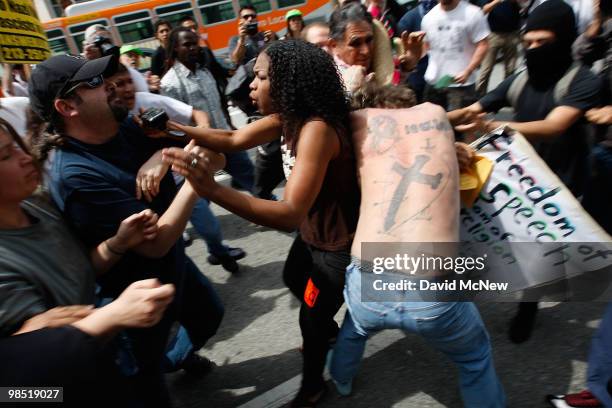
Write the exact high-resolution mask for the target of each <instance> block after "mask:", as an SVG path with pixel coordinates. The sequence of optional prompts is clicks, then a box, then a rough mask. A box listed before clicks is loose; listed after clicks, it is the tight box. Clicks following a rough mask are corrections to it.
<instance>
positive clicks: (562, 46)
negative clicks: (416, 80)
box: [448, 0, 601, 343]
mask: <svg viewBox="0 0 612 408" xmlns="http://www.w3.org/2000/svg"><path fill="white" fill-rule="evenodd" d="M575 39H576V22H575V18H574V13H573V11H572V8H571V7H570V6H568V5H567V4H566V3H564V2H563V1H562V0H548V1H546V2H545V3H543V4H542V5H540V6H538V7H537V8H536V9H535V10H534V11H533V12H532V13H531V14H530V15H529V17H528V19H527V23H526V26H525V33H524V34H523V38H522V40H523V45H524V47H525V50H526V51H525V61H526V65H527V70H526V74H524V73H523V74H521V73H517V74H514V75H512V76H510V77H508V78H507V79H506V80H504V81H503V82H502V83H501V84H499V85H498V87H497V88H496V89H494V90H493V91H491V92H489V93H488V94H486V95H485V96H484V97H483V98H482V99H481V100H480V101H478V102H476V103H474V104H473V105H470V106H468V107H466V108H463V109H458V110H455V111H452V112H449V113H448V117H449V120H450V121H451V123H453V124H454V125H459V126H456V129H457V130H458V131H469V132H473V131H480V132H488V131H491V130H493V129H495V128H497V127H499V126H500V125H502V124H504V123H505V122H500V121H496V120H489V121H486V120H485V119H484V114H485V113H486V112H497V111H498V110H500V109H501V108H503V107H505V106H512V107H513V108H514V112H515V113H514V121H512V122H509V123H507V124H508V125H509V126H510V127H512V128H513V129H516V130H517V131H518V132H520V133H522V134H523V135H524V136H525V137H526V138H527V139H528V140H529V141H530V142H531V143H532V144H533V145H534V147H535V149H536V151H537V152H538V154H539V155H540V156H541V157H542V158H543V159H544V161H545V162H546V164H548V166H549V167H550V168H551V170H553V171H554V172H555V174H556V175H557V176H559V178H560V179H561V180H562V181H563V182H564V183H565V185H566V186H567V187H568V188H569V189H570V190H571V191H572V193H573V194H574V195H575V196H577V197H578V196H580V195H581V194H582V190H583V187H584V186H583V181H584V180H585V176H586V173H587V170H588V169H587V161H586V158H587V154H588V143H587V135H586V134H584V133H583V132H581V129H580V124H581V122H582V120H583V116H584V113H585V112H586V111H587V110H589V109H591V108H593V107H595V106H598V105H599V102H600V95H599V93H600V88H601V82H600V80H599V79H598V78H597V77H596V76H595V75H594V74H593V73H591V71H590V70H589V69H588V68H587V67H580V66H576V65H573V60H572V43H573V42H574V40H575ZM521 75H527V77H526V78H525V77H523V79H524V80H525V79H526V82H525V83H524V86H522V89H519V88H518V87H517V85H514V87H513V83H514V81H515V80H520V76H521ZM517 78H518V79H517ZM564 82H565V83H566V84H567V85H568V86H567V87H566V89H564V90H561V89H560V88H559V86H558V85H557V84H562V83H564ZM513 95H515V96H513ZM512 101H514V102H512ZM536 312H537V303H521V304H520V307H519V312H518V314H517V315H516V316H515V317H514V319H513V320H512V323H511V326H510V333H509V334H510V339H511V340H512V341H513V342H515V343H522V342H524V341H526V340H528V339H529V337H530V335H531V331H532V329H533V324H534V322H535V315H536Z"/></svg>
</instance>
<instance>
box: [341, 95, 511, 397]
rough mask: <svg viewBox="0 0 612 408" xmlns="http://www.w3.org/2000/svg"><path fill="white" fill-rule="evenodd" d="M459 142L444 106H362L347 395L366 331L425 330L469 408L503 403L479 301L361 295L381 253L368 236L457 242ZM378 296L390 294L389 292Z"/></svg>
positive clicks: (345, 342) (344, 369)
mask: <svg viewBox="0 0 612 408" xmlns="http://www.w3.org/2000/svg"><path fill="white" fill-rule="evenodd" d="M453 140H454V138H453V133H452V129H451V127H450V125H449V123H448V121H447V119H446V114H445V112H444V111H443V110H442V109H441V108H440V107H438V106H435V105H431V104H424V105H418V106H416V107H414V108H411V109H402V110H380V109H367V110H361V111H358V112H357V113H355V114H354V122H353V141H354V144H355V149H356V158H357V168H358V171H359V175H358V176H359V178H360V185H361V192H362V199H361V207H360V215H359V223H358V225H357V232H356V234H355V239H354V241H353V246H352V248H351V255H352V256H353V259H354V260H353V262H352V264H351V265H350V266H349V267H348V268H347V274H346V287H345V292H344V297H345V301H346V303H347V305H348V309H349V312H347V314H346V317H345V319H344V323H343V326H342V329H341V331H340V334H339V336H338V341H337V343H336V346H335V347H334V353H333V358H332V365H331V370H330V372H331V375H332V378H333V380H334V383H335V384H336V387H337V389H338V391H339V392H340V394H342V395H348V394H350V393H351V388H352V387H351V384H352V379H353V377H354V376H355V374H356V372H357V369H358V366H359V362H360V360H361V357H362V355H363V351H364V348H365V343H366V340H367V338H368V336H369V335H370V334H372V333H374V332H376V331H379V330H382V329H393V328H397V329H402V330H404V331H411V332H417V333H420V334H421V335H422V336H423V337H424V338H425V339H426V340H427V341H429V342H430V343H431V345H432V346H433V347H434V348H436V349H438V350H440V351H442V352H443V353H445V354H446V355H447V356H448V357H449V358H450V359H451V360H453V361H454V362H455V363H456V364H457V365H458V367H459V370H460V383H461V395H462V398H463V402H464V405H465V406H466V407H479V408H482V407H505V396H504V392H503V389H502V387H501V384H500V383H499V380H498V378H497V375H496V373H495V368H494V366H493V359H492V355H491V345H490V343H489V336H488V334H487V331H486V329H485V327H484V324H483V322H482V320H481V318H480V315H479V313H478V310H477V309H476V306H475V305H474V304H473V303H470V302H451V303H442V302H425V301H420V302H401V303H400V302H397V303H392V302H388V301H386V302H383V301H377V302H367V303H366V302H362V298H361V297H362V294H367V293H366V291H373V289H372V287H367V286H366V285H367V284H366V280H365V279H364V280H363V282H364V283H363V285H364V287H363V291H362V287H361V286H362V276H364V277H365V275H366V272H367V271H366V270H365V269H364V270H362V266H361V265H362V261H364V262H363V264H364V265H366V264H369V262H371V261H372V259H370V258H372V255H375V256H379V254H376V253H374V254H370V252H372V251H367V252H368V254H365V253H364V254H362V243H370V244H365V245H364V248H365V247H367V246H368V245H376V244H371V243H392V242H395V243H401V242H457V241H458V239H459V222H458V220H459V177H458V165H457V158H456V153H455V146H454V144H453ZM378 245H379V246H380V245H381V244H378ZM383 245H384V244H383ZM374 252H375V251H374ZM362 255H363V256H364V258H362ZM385 255H387V254H385ZM364 268H365V267H364ZM378 276H379V277H383V276H384V275H378ZM378 296H379V299H381V300H382V299H383V296H384V295H382V294H379V295H378Z"/></svg>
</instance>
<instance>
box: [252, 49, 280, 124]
mask: <svg viewBox="0 0 612 408" xmlns="http://www.w3.org/2000/svg"><path fill="white" fill-rule="evenodd" d="M253 72H254V73H255V79H253V82H251V85H250V86H249V87H250V88H251V93H250V94H249V96H250V97H251V100H252V101H253V104H254V105H256V106H257V110H259V112H260V113H261V114H262V115H269V114H271V113H275V112H274V111H273V108H272V98H271V97H270V77H269V75H268V74H269V72H270V57H268V55H267V54H266V53H265V52H262V53H260V54H259V56H258V57H257V61H255V66H254V67H253Z"/></svg>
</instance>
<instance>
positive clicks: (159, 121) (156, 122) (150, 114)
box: [140, 108, 168, 130]
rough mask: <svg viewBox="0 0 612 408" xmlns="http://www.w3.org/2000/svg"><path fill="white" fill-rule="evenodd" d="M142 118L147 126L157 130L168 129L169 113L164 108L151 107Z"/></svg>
mask: <svg viewBox="0 0 612 408" xmlns="http://www.w3.org/2000/svg"><path fill="white" fill-rule="evenodd" d="M140 119H141V120H142V123H143V124H144V126H145V127H148V128H151V129H157V130H166V124H167V123H168V114H167V113H166V112H164V111H163V110H162V109H158V108H149V109H147V110H146V111H144V112H143V113H142V115H140Z"/></svg>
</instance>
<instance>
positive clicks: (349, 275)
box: [0, 0, 612, 408]
mask: <svg viewBox="0 0 612 408" xmlns="http://www.w3.org/2000/svg"><path fill="white" fill-rule="evenodd" d="M396 6H397V5H396V4H394V2H393V1H391V0H389V1H384V0H382V1H381V0H366V1H365V4H362V3H361V2H357V1H353V0H346V1H344V2H342V3H340V4H335V8H334V11H333V12H332V14H331V16H329V20H328V21H325V22H324V21H317V22H311V23H310V24H306V22H305V21H304V16H303V15H302V12H301V11H300V10H298V9H294V10H290V11H288V12H287V14H286V18H285V20H286V30H285V31H286V32H285V33H284V34H283V35H282V36H281V35H279V34H277V33H275V32H273V31H260V30H259V27H258V24H257V10H256V8H255V7H254V6H252V5H249V4H247V5H244V6H242V8H241V9H240V11H239V19H238V20H239V22H238V27H237V35H235V36H233V37H232V38H231V39H229V44H228V59H227V60H225V61H224V60H220V59H219V57H218V56H216V55H215V54H214V53H213V52H212V51H211V49H210V48H209V47H208V46H207V43H206V40H205V39H203V38H200V36H199V34H198V33H199V31H198V27H197V22H196V21H195V20H194V19H193V18H192V17H190V16H185V17H183V18H181V19H180V20H179V21H178V25H177V26H176V27H173V26H172V24H171V23H170V22H168V21H165V20H158V21H156V22H155V34H156V38H157V39H158V40H159V44H160V45H159V48H158V49H157V50H156V51H155V54H154V56H153V58H152V61H151V69H150V71H148V72H147V73H146V74H142V73H141V72H140V71H139V68H140V58H141V56H142V52H141V50H139V49H138V48H137V47H135V46H133V45H123V46H122V47H118V46H116V45H115V44H113V40H112V36H111V34H110V32H109V30H108V28H107V27H104V26H102V25H98V24H96V25H92V26H90V27H89V28H88V29H87V31H86V32H85V35H84V43H83V55H82V56H72V55H59V56H53V57H51V58H49V59H48V60H46V61H44V62H42V63H40V64H39V65H37V66H35V67H33V68H32V69H30V67H23V66H11V67H9V66H7V67H6V69H5V70H4V76H3V81H2V85H3V92H4V95H5V97H4V98H2V99H0V178H2V179H3V182H2V183H1V184H0V333H1V336H0V360H1V361H2V364H0V384H1V385H3V386H11V385H14V386H17V385H28V386H47V385H62V386H64V398H65V401H66V402H67V403H69V404H74V405H78V406H83V404H84V402H83V401H87V402H86V403H85V404H86V405H92V404H100V405H106V404H113V405H114V406H115V405H119V406H123V405H125V406H129V407H149V406H171V405H172V398H171V395H170V393H169V391H168V388H167V386H166V383H165V380H164V374H165V373H167V372H172V371H177V370H184V371H185V372H186V373H187V374H190V375H197V376H203V375H206V374H207V373H209V372H210V371H211V370H212V369H213V368H214V363H213V362H211V361H210V360H209V359H207V358H206V357H204V356H203V355H202V353H201V352H200V349H202V347H204V346H205V345H206V343H207V342H208V341H209V340H210V339H211V338H214V335H215V333H216V332H217V330H218V328H219V326H220V325H221V324H222V321H223V314H224V306H223V302H222V299H221V298H220V297H219V295H218V294H217V293H216V291H215V289H214V286H213V285H212V284H211V282H210V281H209V280H208V279H207V278H206V276H205V274H204V273H203V272H206V271H205V270H204V271H202V270H200V268H198V266H196V265H195V263H194V262H193V261H192V260H191V259H190V258H189V256H187V255H186V253H185V245H186V244H187V243H188V242H187V241H188V240H189V237H188V236H187V237H185V227H186V224H187V222H189V221H190V222H191V224H192V225H193V226H194V228H195V230H196V231H197V233H198V234H199V235H200V236H201V237H202V238H203V239H204V240H205V242H206V246H207V250H208V258H207V261H208V263H209V264H211V265H221V266H222V267H223V268H224V269H225V270H226V271H228V272H230V273H235V272H237V271H238V270H239V267H240V266H239V264H238V262H237V261H238V260H240V259H242V258H244V257H245V256H247V254H246V253H245V251H244V250H242V249H241V248H232V247H229V246H228V245H226V244H224V243H223V234H222V231H221V228H220V224H219V221H218V220H217V218H216V217H215V215H214V214H213V212H212V211H211V209H210V202H214V203H216V204H217V205H219V206H221V207H224V208H225V209H227V210H229V211H230V212H232V213H234V214H236V215H237V216H240V217H243V218H244V219H246V220H249V221H251V222H253V223H255V224H259V225H263V226H267V227H271V228H275V229H278V230H282V231H287V232H292V233H294V234H295V239H294V241H293V244H292V245H291V247H290V248H289V250H288V255H287V259H286V262H285V265H284V268H283V274H282V279H283V280H284V282H285V284H286V286H287V287H288V288H289V290H290V292H291V293H292V294H293V295H294V296H295V297H296V298H297V299H298V300H299V301H300V302H301V306H300V313H299V326H300V329H301V333H302V348H301V349H302V359H303V369H302V374H303V376H302V383H301V388H300V390H299V392H298V393H297V395H296V396H295V398H294V399H293V401H292V402H291V406H292V407H314V406H316V405H317V404H318V403H319V402H320V401H321V400H322V399H323V398H324V396H325V394H326V393H327V392H328V389H327V385H326V382H325V380H324V377H323V371H324V367H325V366H326V364H328V365H329V367H330V373H331V376H332V379H333V383H334V384H335V386H336V389H337V391H338V392H339V393H340V394H341V395H343V396H346V395H350V394H351V392H352V381H353V378H354V377H355V375H357V370H358V367H359V362H360V359H361V357H362V355H363V351H364V347H365V343H366V341H367V338H368V336H369V335H370V334H372V333H374V332H377V331H380V330H383V329H391V328H399V329H402V330H404V331H407V332H415V333H418V334H419V335H421V336H422V337H423V338H424V339H425V340H426V342H427V343H428V344H430V345H431V346H432V347H433V348H435V349H437V350H439V351H441V352H442V353H444V354H445V355H447V356H448V358H449V359H450V360H452V361H453V362H454V363H455V364H456V365H457V367H458V368H459V372H460V384H459V386H460V390H461V396H462V400H463V403H464V405H465V406H466V407H474V408H484V407H491V408H493V407H505V406H507V397H506V395H505V393H504V389H503V385H502V383H501V382H500V380H499V378H498V376H497V374H496V370H495V365H494V361H493V358H492V349H491V343H490V339H489V335H488V333H487V329H486V327H485V325H484V323H483V321H482V319H481V317H480V314H479V311H478V308H477V306H476V305H475V304H474V303H471V302H431V301H414V302H413V301H411V302H407V301H405V300H402V299H395V301H388V302H364V301H362V299H361V294H362V290H361V287H362V280H361V271H362V270H364V269H365V268H367V267H368V260H367V259H365V258H363V257H362V253H361V244H362V243H363V242H390V241H400V242H419V241H422V242H458V241H459V223H458V219H459V210H460V203H459V173H460V172H461V171H462V170H464V169H466V168H468V167H469V166H470V165H471V162H472V159H473V156H474V151H473V150H472V149H471V148H470V147H469V146H468V145H467V144H465V143H464V142H469V141H471V140H473V139H474V138H475V137H477V136H478V135H482V134H485V133H488V132H491V131H493V130H494V129H497V128H499V127H500V126H503V125H507V126H509V127H511V128H513V129H515V130H516V131H518V132H520V133H521V134H522V135H523V136H525V138H526V139H527V140H528V141H529V142H531V144H532V145H533V147H534V148H535V150H536V152H537V154H538V155H539V156H540V157H541V158H542V159H543V160H544V162H545V163H546V164H547V165H548V166H549V167H550V169H551V170H552V171H553V172H554V173H555V174H556V175H557V176H558V177H559V178H560V179H561V180H562V181H563V183H564V184H565V185H566V186H567V187H568V189H569V190H570V191H571V192H572V194H573V195H574V196H575V197H576V198H577V199H579V200H580V201H581V203H582V205H583V207H584V208H585V210H586V211H587V212H588V213H589V214H590V215H591V216H592V217H593V218H594V219H595V220H596V221H597V222H598V223H599V224H600V225H601V227H602V228H603V229H604V230H605V231H607V232H608V233H612V218H611V215H610V211H609V203H610V202H611V200H610V199H611V198H612V183H611V182H610V180H611V179H612V136H611V134H610V133H609V125H611V124H612V100H611V99H610V98H611V96H612V77H610V75H612V66H611V64H612V48H611V45H610V42H611V41H612V1H609V0H567V2H566V1H563V0H545V1H544V0H529V1H523V0H473V1H467V0H439V1H435V0H419V1H418V4H417V5H416V7H415V8H413V9H411V10H410V11H408V12H406V13H402V12H401V11H400V10H401V9H398V7H396ZM500 59H501V62H503V67H504V78H505V79H504V80H503V81H502V82H501V83H499V84H495V85H494V86H493V84H491V81H490V78H491V73H492V71H493V67H494V66H495V65H496V64H497V63H498V62H500ZM519 67H521V69H519ZM232 105H233V106H234V107H239V108H240V109H242V110H243V111H244V112H245V113H246V114H247V115H248V116H249V123H248V124H247V125H245V126H243V127H241V128H239V129H236V128H235V127H234V125H233V124H232V121H231V116H230V113H229V110H228V108H229V107H230V106H232ZM415 105H416V106H415ZM507 107H509V108H512V118H511V119H510V120H508V119H507V118H504V120H499V119H497V117H496V116H494V115H495V114H496V113H498V112H499V111H500V110H501V109H502V108H507ZM370 108H378V109H370ZM425 121H436V123H438V126H432V127H427V128H423V127H419V126H417V125H418V124H422V123H423V122H425ZM409 129H417V131H411V133H410V137H408V132H409ZM415 135H419V136H422V137H414V136H415ZM424 138H427V140H428V145H429V141H432V142H434V144H435V147H433V148H432V149H435V151H433V153H432V152H430V151H429V150H427V151H421V150H420V149H421V147H419V146H420V142H419V141H422V140H423V139H424ZM252 148H257V156H256V158H255V163H253V162H252V161H251V159H250V157H249V155H248V154H247V150H249V149H252ZM417 152H418V155H417ZM415 157H416V158H415ZM411 160H419V161H420V162H421V165H422V166H425V165H426V166H427V167H426V169H427V171H428V173H432V174H433V173H437V174H439V177H440V179H443V180H444V182H443V183H440V179H439V180H438V181H437V182H436V183H433V182H432V184H431V185H427V183H423V184H422V185H421V184H419V185H417V186H416V187H414V189H415V190H414V191H413V194H411V195H410V198H409V199H404V197H399V198H397V199H396V198H393V199H389V200H388V201H386V203H387V204H385V205H387V206H389V208H388V211H389V213H390V214H392V215H391V216H388V217H387V218H385V219H383V217H381V216H380V215H379V214H380V211H379V210H378V209H377V206H378V205H379V198H380V197H384V196H385V195H388V193H389V192H390V191H391V192H393V191H401V190H402V189H401V186H400V184H402V183H403V180H404V178H403V176H401V175H400V174H399V173H401V171H405V170H406V169H405V168H404V167H405V166H406V165H411ZM402 163H404V164H402ZM394 166H395V167H394ZM402 166H404V167H402ZM415 166H416V164H415ZM397 169H399V170H397ZM221 170H224V171H225V172H227V173H228V174H229V175H230V176H231V184H230V186H227V185H224V184H222V183H219V182H217V181H216V179H215V174H217V173H218V172H219V171H221ZM394 170H395V172H394ZM400 170H401V171H400ZM406 171H407V170H406ZM396 173H397V174H396ZM389 174H392V175H393V176H392V177H388V175H389ZM383 179H384V180H386V181H385V182H384V183H383V182H381V180H383ZM283 181H286V184H285V186H284V191H283V196H282V197H277V196H276V195H275V194H274V193H273V191H274V189H275V188H276V187H277V186H278V185H279V183H281V182H283ZM440 185H442V186H443V187H440V189H439V190H438V187H439V186H440ZM404 193H405V191H404ZM434 196H435V200H434V198H432V197H434ZM428 200H429V201H428ZM425 201H427V202H430V201H431V203H432V204H431V205H430V206H429V207H428V208H429V212H430V217H429V218H428V220H427V221H424V220H421V219H408V218H407V219H404V220H399V218H400V217H401V214H405V213H406V212H407V211H409V209H410V208H413V207H411V206H416V205H419V203H420V202H425ZM391 207H393V208H391ZM385 211H386V210H385ZM391 231H392V233H391ZM345 302H346V304H347V308H348V311H347V313H346V316H345V317H344V321H343V324H342V326H341V327H338V325H337V323H336V322H335V320H334V317H335V315H336V314H337V312H338V311H339V309H340V308H341V306H342V305H343V304H344V303H345ZM398 305H400V306H401V307H399V306H398ZM537 311H538V304H537V303H534V302H522V303H520V304H519V306H518V311H517V314H516V316H515V317H514V318H513V319H512V321H511V322H510V325H509V339H510V340H511V341H512V342H515V343H522V342H525V341H527V340H528V339H529V338H530V336H531V333H532V330H533V328H534V322H535V318H536V314H537ZM611 346H612V308H610V307H609V308H608V310H607V312H606V314H605V316H604V317H603V320H602V322H601V325H600V328H599V331H598V333H597V335H596V336H595V337H594V339H593V344H592V349H591V355H590V358H589V372H588V384H587V387H588V390H585V391H583V392H582V393H580V394H570V395H553V396H551V397H550V401H551V403H555V404H556V403H560V401H562V402H563V403H565V404H567V406H572V407H579V406H605V407H612V397H611V392H612V358H610V347H611ZM107 389H113V390H120V392H121V395H122V396H123V397H122V398H121V399H120V400H116V395H117V394H118V392H113V393H109V392H104V390H107ZM100 390H103V392H100ZM550 391H551V392H553V391H556V390H550ZM93 395H95V401H93V402H92V401H91V399H92V396H93ZM589 404H590V405H589ZM555 406H557V405H555ZM558 406H561V405H558Z"/></svg>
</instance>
